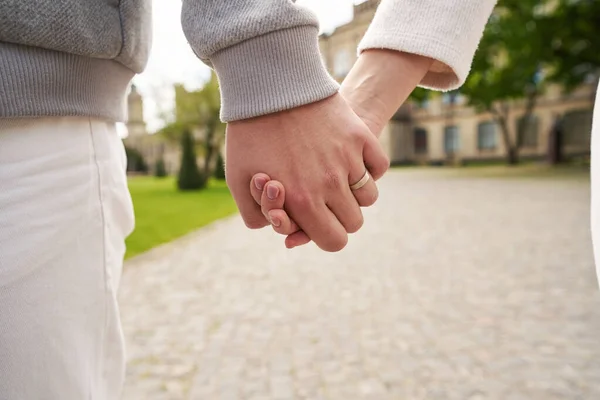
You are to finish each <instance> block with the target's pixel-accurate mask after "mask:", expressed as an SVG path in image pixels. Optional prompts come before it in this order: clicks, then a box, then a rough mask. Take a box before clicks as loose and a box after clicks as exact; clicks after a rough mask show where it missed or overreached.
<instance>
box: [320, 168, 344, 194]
mask: <svg viewBox="0 0 600 400" xmlns="http://www.w3.org/2000/svg"><path fill="white" fill-rule="evenodd" d="M324 179H325V187H326V188H327V189H328V190H331V191H338V190H340V189H341V187H342V177H341V175H340V174H339V173H338V172H337V171H335V170H334V169H327V170H326V171H325V177H324Z"/></svg>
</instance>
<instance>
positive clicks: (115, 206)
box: [0, 117, 133, 400]
mask: <svg viewBox="0 0 600 400" xmlns="http://www.w3.org/2000/svg"><path fill="white" fill-rule="evenodd" d="M125 164H126V157H125V153H124V149H123V145H122V142H121V140H120V138H119V137H118V135H117V132H116V129H115V125H114V123H108V122H105V121H102V120H97V119H90V118H76V117H65V118H31V119H20V120H1V119H0V399H2V400H37V399H44V400H46V399H48V400H55V399H56V400H58V399H60V400H83V399H85V400H93V399H94V400H95V399H100V400H113V399H118V398H119V395H120V390H121V387H122V384H123V379H124V364H125V363H124V354H123V335H122V332H121V326H120V320H119V311H118V308H117V297H116V295H117V293H116V292H117V287H118V285H119V279H120V276H121V269H122V264H123V255H124V251H125V245H124V239H125V237H126V236H127V235H128V234H129V233H130V232H131V231H132V229H133V208H132V204H131V198H130V196H129V192H128V189H127V180H126V176H125Z"/></svg>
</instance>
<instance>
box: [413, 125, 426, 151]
mask: <svg viewBox="0 0 600 400" xmlns="http://www.w3.org/2000/svg"><path fill="white" fill-rule="evenodd" d="M413 139H414V144H415V154H427V131H426V130H425V129H423V128H415V130H414V131H413Z"/></svg>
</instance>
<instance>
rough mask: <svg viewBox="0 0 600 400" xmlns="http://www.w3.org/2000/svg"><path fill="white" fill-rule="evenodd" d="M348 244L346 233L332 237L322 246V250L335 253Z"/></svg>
mask: <svg viewBox="0 0 600 400" xmlns="http://www.w3.org/2000/svg"><path fill="white" fill-rule="evenodd" d="M347 244H348V235H340V236H339V237H338V238H334V239H333V240H331V241H330V242H329V243H327V245H326V246H325V247H324V248H323V250H325V251H328V252H330V253H336V252H338V251H341V250H342V249H343V248H344V247H346V245H347Z"/></svg>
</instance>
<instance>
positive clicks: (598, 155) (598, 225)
mask: <svg viewBox="0 0 600 400" xmlns="http://www.w3.org/2000/svg"><path fill="white" fill-rule="evenodd" d="M591 164H592V165H591V185H592V202H591V215H592V221H591V225H592V241H593V244H594V258H595V260H596V277H597V278H598V283H599V284H600V82H599V83H598V90H597V91H596V103H595V106H594V121H593V122H592V162H591Z"/></svg>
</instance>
